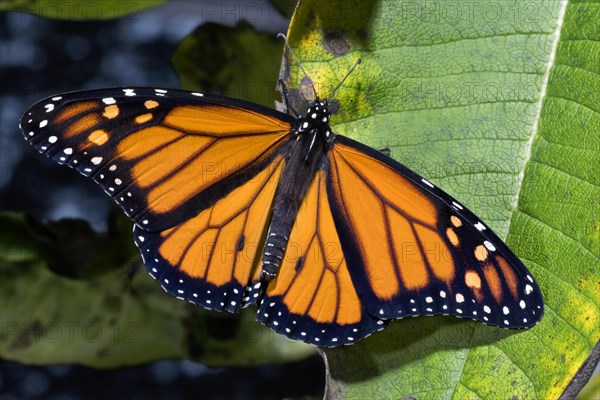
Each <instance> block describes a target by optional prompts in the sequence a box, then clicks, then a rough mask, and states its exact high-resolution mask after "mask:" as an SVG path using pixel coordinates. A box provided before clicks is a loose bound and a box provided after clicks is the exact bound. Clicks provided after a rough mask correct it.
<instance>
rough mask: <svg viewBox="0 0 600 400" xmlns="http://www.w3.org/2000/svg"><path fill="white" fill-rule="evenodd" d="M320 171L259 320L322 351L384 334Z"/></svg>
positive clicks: (381, 321)
mask: <svg viewBox="0 0 600 400" xmlns="http://www.w3.org/2000/svg"><path fill="white" fill-rule="evenodd" d="M326 181H327V174H326V171H325V170H319V171H318V172H317V174H316V176H315V178H314V180H313V182H312V183H311V185H310V186H309V189H308V192H307V194H306V196H305V197H304V199H303V201H302V204H301V206H300V209H299V210H298V216H297V218H296V221H295V223H294V226H293V227H292V231H291V233H290V237H289V241H288V245H287V249H286V251H285V254H284V257H283V259H282V261H281V268H280V270H279V273H278V274H277V277H276V278H275V279H274V280H273V281H272V282H271V283H270V284H269V286H268V288H267V290H266V293H265V295H264V298H263V300H262V302H261V303H260V307H259V310H258V315H257V320H258V321H260V322H262V323H264V324H266V325H268V326H269V327H271V328H272V329H273V330H275V331H276V332H279V333H281V334H283V335H286V336H288V337H291V338H293V339H297V340H302V341H304V342H307V343H310V344H313V345H315V346H320V347H333V346H339V345H342V344H352V343H354V342H356V341H358V340H360V339H362V338H364V337H365V336H367V335H369V334H370V333H372V332H374V331H376V330H380V329H383V328H384V326H385V321H383V320H381V319H380V318H378V317H377V316H374V315H372V314H370V313H369V312H367V310H366V308H365V307H364V305H363V302H362V299H361V298H360V297H359V296H358V294H357V292H356V290H355V287H354V284H353V282H352V278H351V276H350V273H349V269H348V265H347V259H346V257H345V256H344V252H343V251H342V246H341V244H340V239H339V236H338V233H337V231H336V227H335V224H334V220H333V216H332V213H331V208H330V206H329V204H330V201H331V200H330V199H329V196H330V194H329V193H328V191H327V188H326Z"/></svg>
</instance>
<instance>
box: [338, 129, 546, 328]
mask: <svg viewBox="0 0 600 400" xmlns="http://www.w3.org/2000/svg"><path fill="white" fill-rule="evenodd" d="M328 159H329V176H328V180H327V192H328V194H329V199H330V206H331V210H332V215H333V219H334V222H335V226H336V229H337V232H338V233H339V235H340V239H341V245H342V248H343V250H344V254H345V255H346V260H347V264H348V270H349V273H350V276H351V278H352V282H353V284H354V287H355V288H356V291H357V293H358V294H359V297H360V299H361V300H362V303H363V305H364V307H365V308H366V309H367V311H368V312H369V313H370V314H372V315H376V316H377V317H379V318H383V319H389V318H401V317H406V316H415V315H434V314H450V315H455V316H458V317H465V318H471V319H475V320H478V321H481V322H483V323H486V324H490V325H496V326H501V327H505V328H527V327H531V326H533V325H535V324H536V323H537V322H538V321H539V320H540V318H541V316H542V313H543V299H542V294H541V291H540V289H539V287H538V285H537V284H536V282H535V281H534V279H533V278H532V276H531V274H530V273H529V272H528V271H527V269H526V268H525V266H524V265H523V263H522V262H521V261H520V260H519V259H518V258H517V257H516V256H515V255H514V254H513V253H512V251H511V250H510V249H509V248H508V247H507V246H506V245H505V244H504V242H503V241H502V240H501V239H500V238H498V236H496V234H494V233H493V232H492V231H491V230H490V228H489V227H487V226H486V225H485V224H483V223H482V222H481V220H480V219H479V218H477V217H476V216H475V215H474V214H473V213H471V212H470V211H468V210H467V209H466V208H465V207H463V206H462V205H461V204H460V203H458V202H457V201H456V200H455V199H453V198H452V197H451V196H449V195H448V194H446V193H445V192H443V191H442V190H440V189H439V188H437V187H435V186H434V185H433V184H431V183H430V182H428V181H426V180H425V179H423V178H421V177H419V176H418V175H417V174H415V173H414V172H412V171H410V170H409V169H408V168H406V167H404V166H402V165H401V164H399V163H397V162H396V161H394V160H392V159H391V158H389V157H387V156H385V155H383V154H381V153H378V152H376V151H374V150H373V149H371V148H369V147H367V146H365V145H362V144H360V143H357V142H355V141H353V140H351V139H348V138H345V137H342V136H338V137H337V139H336V142H335V144H334V146H333V148H332V150H331V151H330V152H329V153H328Z"/></svg>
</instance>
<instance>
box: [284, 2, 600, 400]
mask: <svg viewBox="0 0 600 400" xmlns="http://www.w3.org/2000/svg"><path fill="white" fill-rule="evenodd" d="M598 21H600V3H598V2H595V1H571V2H567V1H558V0H556V1H555V0H547V1H535V2H531V1H502V2H471V1H468V0H465V1H453V2H416V1H411V2H406V1H391V0H390V1H381V2H361V1H353V2H348V1H344V2H342V1H328V2H317V1H314V0H309V1H303V2H302V3H301V4H300V6H299V8H298V9H297V10H296V13H295V15H294V17H293V19H292V23H291V27H290V31H289V39H290V41H291V42H292V45H293V47H294V48H295V49H296V51H297V55H298V56H299V58H300V59H301V60H303V64H304V68H305V69H306V70H307V71H308V73H309V75H310V76H311V78H312V79H313V80H314V82H315V85H316V87H317V89H318V91H319V94H320V95H321V97H327V95H328V93H329V91H330V90H331V88H332V87H333V86H334V85H335V84H337V82H339V81H340V79H341V78H342V77H343V75H344V74H345V72H346V71H348V70H349V69H350V67H351V66H352V65H353V63H354V62H355V60H356V59H357V58H358V57H362V60H363V63H362V65H361V66H360V67H359V68H358V69H357V70H356V71H355V72H354V73H353V74H352V75H351V76H350V77H349V79H348V81H347V82H346V83H345V84H344V86H343V88H342V89H340V91H339V92H338V93H336V95H335V99H334V104H336V105H337V104H339V106H340V112H339V113H338V114H337V115H335V116H334V117H333V118H332V123H333V124H335V125H334V129H335V131H336V132H337V133H341V134H344V135H348V136H351V137H353V138H356V139H358V140H360V141H362V142H364V143H367V144H369V145H371V146H373V147H375V148H388V149H390V152H391V155H392V156H393V157H394V158H396V159H398V160H400V161H401V162H403V163H404V164H406V165H407V166H408V167H410V168H412V169H414V170H415V171H417V172H418V173H420V174H421V175H423V176H425V177H427V179H430V180H431V181H432V182H434V183H436V184H437V185H438V186H440V187H442V188H444V189H445V190H447V191H448V192H449V193H451V194H452V195H454V196H455V197H457V198H458V199H460V200H461V201H462V202H463V203H464V204H466V205H467V206H469V208H471V209H472V210H473V211H474V212H475V213H476V214H478V215H479V216H480V217H481V218H483V219H484V220H485V221H487V223H488V224H490V225H491V226H492V227H493V228H494V230H495V231H496V232H497V233H499V234H500V236H502V237H504V238H506V240H507V242H508V244H509V245H510V246H511V248H512V249H514V251H515V252H516V253H517V255H519V257H520V258H521V259H522V260H523V261H524V262H525V264H526V265H527V267H528V268H529V269H530V271H532V273H533V274H534V275H535V277H536V278H537V280H538V282H539V284H540V286H541V289H542V291H543V294H544V296H545V304H546V313H545V316H544V318H543V319H542V321H541V323H540V324H539V325H537V326H536V327H534V328H532V329H529V330H524V331H508V330H502V329H498V328H493V327H488V326H484V325H482V324H479V323H476V322H471V321H464V320H459V319H456V318H453V317H431V318H414V319H410V320H401V321H396V322H395V323H393V324H392V325H391V326H390V327H389V328H387V329H386V330H384V331H383V332H381V333H377V334H374V335H372V336H371V337H369V338H368V339H366V340H364V341H363V342H361V343H359V344H357V345H354V346H351V347H346V348H338V349H333V350H326V351H325V355H326V358H327V360H328V363H329V377H328V382H329V386H328V396H329V398H332V399H333V398H336V399H337V398H350V399H363V398H390V399H398V398H403V397H405V396H416V397H417V398H419V399H426V398H431V399H438V398H504V399H508V398H519V399H521V398H557V397H558V396H559V395H561V393H563V391H564V389H565V388H566V386H567V385H568V384H569V382H570V381H571V379H572V378H573V376H574V375H575V374H576V372H577V371H578V369H579V367H580V366H581V365H582V363H583V362H584V360H585V359H586V358H587V357H588V356H589V354H590V351H591V350H592V348H593V347H594V345H595V344H596V343H597V342H598V340H599V338H600V329H599V322H600V320H599V316H600V313H599V311H598V306H599V304H600V298H599V295H598V287H599V282H600V263H599V256H600V246H599V244H600V241H599V239H600V234H599V222H598V220H599V218H598V217H599V205H598V199H600V188H599V183H600V178H599V176H600V175H599V174H598V166H599V165H600V151H599V150H600V134H599V132H600V114H599V111H600V106H599V105H600V63H599V62H598V60H600V24H599V23H598ZM282 74H283V75H284V76H286V77H287V78H288V81H289V84H290V86H291V87H299V92H298V91H297V92H295V93H301V94H303V95H305V96H307V97H311V96H313V93H312V91H311V90H310V88H309V86H308V85H307V80H306V79H305V78H303V77H302V75H300V74H299V71H298V69H297V67H295V66H292V67H290V66H289V65H285V66H284V68H283V69H282ZM513 396H514V397H513Z"/></svg>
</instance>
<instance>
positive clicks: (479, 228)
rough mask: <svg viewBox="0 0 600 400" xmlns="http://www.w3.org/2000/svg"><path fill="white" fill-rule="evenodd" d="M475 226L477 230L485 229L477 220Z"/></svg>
mask: <svg viewBox="0 0 600 400" xmlns="http://www.w3.org/2000/svg"><path fill="white" fill-rule="evenodd" d="M475 228H477V230H478V231H480V232H481V231H485V226H484V225H483V224H482V223H481V222H477V223H476V224H475Z"/></svg>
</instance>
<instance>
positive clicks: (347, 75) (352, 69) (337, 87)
mask: <svg viewBox="0 0 600 400" xmlns="http://www.w3.org/2000/svg"><path fill="white" fill-rule="evenodd" d="M361 61H362V60H361V59H360V58H359V59H358V60H356V62H355V63H354V66H353V67H352V68H350V71H348V73H347V74H346V76H345V77H344V79H342V80H341V81H340V83H338V85H337V86H336V87H335V89H333V91H332V92H331V93H329V98H332V97H333V95H334V94H335V92H337V90H338V89H339V88H340V87H341V86H342V83H344V81H345V80H346V78H348V77H349V76H350V74H351V73H352V71H354V69H355V68H356V67H358V64H360V63H361Z"/></svg>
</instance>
